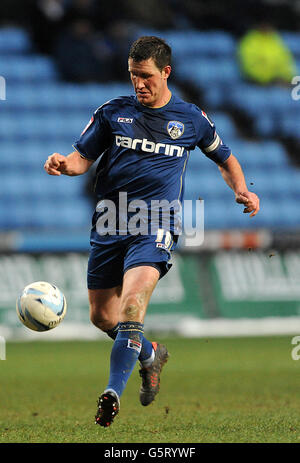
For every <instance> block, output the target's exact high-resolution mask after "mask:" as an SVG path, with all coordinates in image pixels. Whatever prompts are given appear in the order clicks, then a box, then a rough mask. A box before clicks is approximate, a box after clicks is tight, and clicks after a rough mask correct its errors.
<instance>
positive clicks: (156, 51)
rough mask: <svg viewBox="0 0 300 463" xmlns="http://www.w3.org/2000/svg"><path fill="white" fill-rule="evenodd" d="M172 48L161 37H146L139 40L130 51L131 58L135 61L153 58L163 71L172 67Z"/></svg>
mask: <svg viewBox="0 0 300 463" xmlns="http://www.w3.org/2000/svg"><path fill="white" fill-rule="evenodd" d="M171 57H172V50H171V47H170V46H169V45H168V44H167V43H166V42H165V40H163V39H161V38H160V37H155V36H144V37H140V38H139V39H137V40H136V41H135V42H134V43H133V44H132V45H131V48H130V50H129V58H132V59H133V61H136V62H139V61H145V60H147V59H149V58H152V59H153V61H154V62H155V64H156V66H157V67H158V69H159V70H160V71H161V70H162V69H163V68H164V67H165V66H169V65H171Z"/></svg>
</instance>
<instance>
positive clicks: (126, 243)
mask: <svg viewBox="0 0 300 463" xmlns="http://www.w3.org/2000/svg"><path fill="white" fill-rule="evenodd" d="M175 246H176V242H175V241H174V240H173V237H172V239H171V241H170V243H168V246H166V245H165V244H164V243H163V242H157V236H156V235H136V236H133V235H126V236H118V235H114V236H110V235H105V236H101V240H99V241H98V240H97V242H92V243H91V250H90V256H89V261H88V270H87V286H88V289H108V288H114V287H115V286H121V285H122V282H123V275H124V273H125V272H126V271H127V270H129V269H130V268H133V267H138V266H141V265H150V266H152V267H155V268H157V269H158V271H159V272H160V278H162V277H163V276H164V275H165V274H166V273H167V272H168V271H169V270H170V268H171V267H172V264H171V263H170V262H169V261H170V259H171V253H172V251H173V250H174V249H175Z"/></svg>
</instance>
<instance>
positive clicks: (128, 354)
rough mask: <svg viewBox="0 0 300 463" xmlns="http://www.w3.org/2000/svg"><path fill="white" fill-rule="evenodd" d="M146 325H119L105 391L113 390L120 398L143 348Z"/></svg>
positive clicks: (132, 323)
mask: <svg viewBox="0 0 300 463" xmlns="http://www.w3.org/2000/svg"><path fill="white" fill-rule="evenodd" d="M143 329H144V325H143V324H142V323H138V322H124V323H120V324H119V330H118V334H117V337H116V339H115V342H114V345H113V348H112V351H111V356H110V375H109V381H108V385H107V387H106V389H105V390H109V389H112V390H113V391H115V392H116V393H117V395H118V396H119V397H120V396H121V394H122V392H123V391H124V389H125V387H126V384H127V381H128V379H129V377H130V375H131V373H132V371H133V369H134V367H135V364H136V362H137V360H138V357H139V355H140V351H141V348H142V339H143Z"/></svg>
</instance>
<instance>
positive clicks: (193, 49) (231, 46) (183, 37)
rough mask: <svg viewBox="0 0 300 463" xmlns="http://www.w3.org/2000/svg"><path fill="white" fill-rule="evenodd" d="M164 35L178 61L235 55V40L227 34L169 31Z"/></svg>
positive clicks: (218, 32) (219, 32)
mask: <svg viewBox="0 0 300 463" xmlns="http://www.w3.org/2000/svg"><path fill="white" fill-rule="evenodd" d="M163 35H164V38H165V40H167V42H168V43H169V44H170V45H171V47H172V49H173V53H174V56H175V57H176V59H177V58H191V57H194V56H195V55H201V56H205V55H208V56H222V57H224V56H232V55H233V54H234V53H235V48H236V42H235V39H234V38H233V36H232V35H231V34H229V33H227V32H223V31H213V30H212V31H205V32H199V31H194V30H188V31H187V30H184V31H170V32H168V31H167V32H165V33H164V34H163Z"/></svg>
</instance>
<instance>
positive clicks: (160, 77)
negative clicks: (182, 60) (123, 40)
mask: <svg viewBox="0 0 300 463" xmlns="http://www.w3.org/2000/svg"><path fill="white" fill-rule="evenodd" d="M128 70H129V73H130V78H131V82H132V85H133V87H134V91H135V93H136V96H137V98H138V100H139V102H140V103H141V104H143V105H145V106H149V107H152V108H155V107H160V106H163V105H165V104H166V103H167V102H168V100H169V98H170V91H169V89H168V86H167V79H168V77H169V75H170V72H171V66H165V67H164V68H163V69H162V71H161V70H160V69H158V67H157V66H156V64H155V62H154V61H153V59H152V58H149V59H147V60H145V61H139V62H136V61H133V59H132V58H129V60H128Z"/></svg>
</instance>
